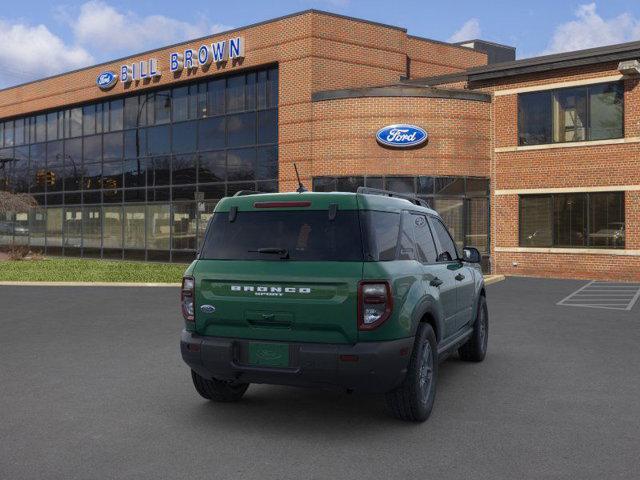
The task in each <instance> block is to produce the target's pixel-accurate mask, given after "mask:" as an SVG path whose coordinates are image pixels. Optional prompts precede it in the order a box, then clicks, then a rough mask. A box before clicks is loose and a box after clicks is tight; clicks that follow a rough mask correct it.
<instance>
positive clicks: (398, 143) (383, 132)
mask: <svg viewBox="0 0 640 480" xmlns="http://www.w3.org/2000/svg"><path fill="white" fill-rule="evenodd" d="M376 138H377V140H378V142H380V143H381V144H382V145H386V146H387V147H393V148H411V147H417V146H418V145H422V144H423V143H424V142H426V141H427V132H426V131H425V130H424V129H422V128H420V127H416V126H415V125H405V124H397V125H389V126H387V127H384V128H381V129H380V130H378V133H377V134H376Z"/></svg>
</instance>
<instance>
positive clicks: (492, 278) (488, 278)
mask: <svg viewBox="0 0 640 480" xmlns="http://www.w3.org/2000/svg"><path fill="white" fill-rule="evenodd" d="M505 279H506V277H505V276H504V275H485V276H484V284H485V285H491V284H492V283H498V282H502V281H503V280H505Z"/></svg>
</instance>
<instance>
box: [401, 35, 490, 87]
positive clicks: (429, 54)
mask: <svg viewBox="0 0 640 480" xmlns="http://www.w3.org/2000/svg"><path fill="white" fill-rule="evenodd" d="M406 50H407V55H408V56H409V58H410V59H411V75H410V76H411V78H423V77H432V76H435V75H445V74H448V73H456V72H462V71H464V70H466V69H467V68H470V67H477V66H479V65H486V64H487V54H486V53H482V52H477V51H475V50H472V49H470V48H467V47H460V46H457V45H448V44H444V43H438V42H433V41H429V40H425V39H421V38H416V37H411V36H409V37H407V49H406Z"/></svg>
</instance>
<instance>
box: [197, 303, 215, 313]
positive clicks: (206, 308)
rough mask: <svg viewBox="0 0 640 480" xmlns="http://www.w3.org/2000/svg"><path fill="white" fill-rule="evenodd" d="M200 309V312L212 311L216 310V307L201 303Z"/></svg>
mask: <svg viewBox="0 0 640 480" xmlns="http://www.w3.org/2000/svg"><path fill="white" fill-rule="evenodd" d="M200 311H201V312H202V313H213V312H215V311H216V307H214V306H213V305H202V306H201V307H200Z"/></svg>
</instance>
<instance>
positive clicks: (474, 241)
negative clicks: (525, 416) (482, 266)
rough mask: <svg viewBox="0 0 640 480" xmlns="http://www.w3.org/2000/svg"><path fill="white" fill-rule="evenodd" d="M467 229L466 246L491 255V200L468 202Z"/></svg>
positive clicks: (472, 200) (483, 199) (473, 199)
mask: <svg viewBox="0 0 640 480" xmlns="http://www.w3.org/2000/svg"><path fill="white" fill-rule="evenodd" d="M467 202H468V203H467V229H466V232H465V236H464V244H465V246H470V247H476V248H477V249H478V250H479V251H480V253H486V254H488V253H489V228H488V227H489V199H487V198H471V199H469V200H468V201H467Z"/></svg>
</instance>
